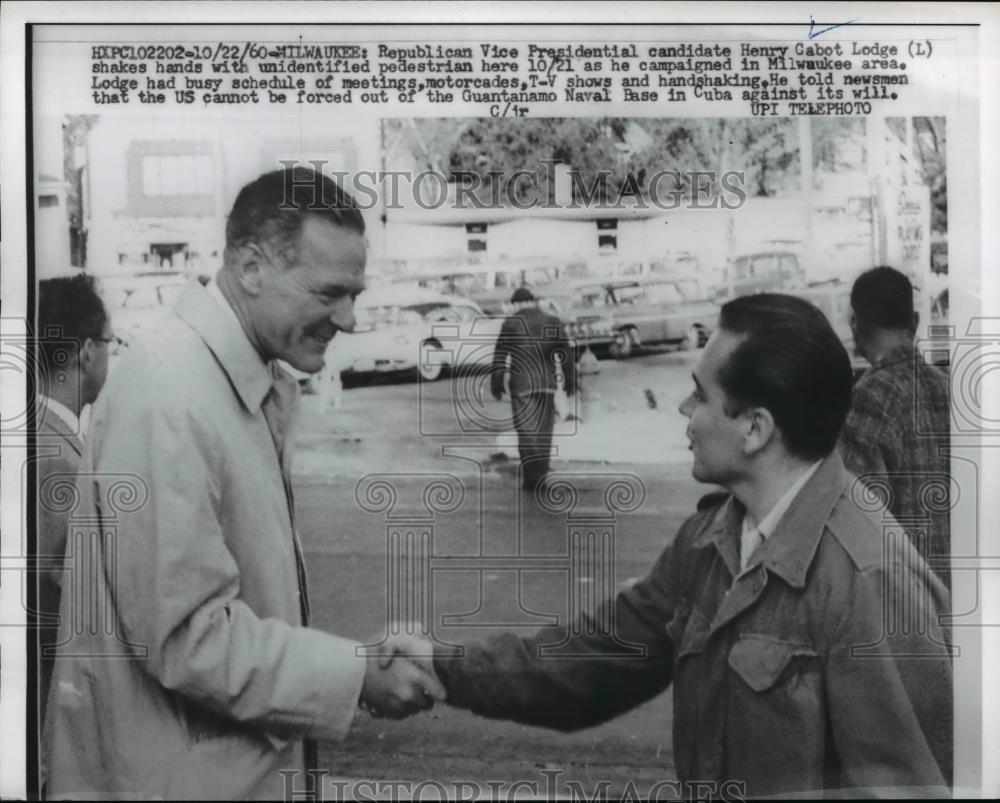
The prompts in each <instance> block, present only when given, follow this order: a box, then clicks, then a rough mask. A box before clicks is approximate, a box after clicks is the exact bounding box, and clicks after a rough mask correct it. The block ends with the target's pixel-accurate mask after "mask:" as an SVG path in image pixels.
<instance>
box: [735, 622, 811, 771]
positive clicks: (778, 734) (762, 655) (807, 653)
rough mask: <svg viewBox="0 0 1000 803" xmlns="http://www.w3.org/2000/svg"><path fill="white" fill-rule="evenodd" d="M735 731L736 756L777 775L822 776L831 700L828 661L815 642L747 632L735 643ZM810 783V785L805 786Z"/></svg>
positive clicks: (749, 765)
mask: <svg viewBox="0 0 1000 803" xmlns="http://www.w3.org/2000/svg"><path fill="white" fill-rule="evenodd" d="M728 666H729V669H730V670H731V673H730V682H729V684H728V688H729V694H728V711H727V712H726V716H727V719H728V721H729V722H731V723H739V724H738V725H737V726H736V727H733V728H731V729H730V731H729V737H728V738H729V743H730V747H731V751H732V755H733V756H740V757H742V758H743V759H744V760H745V761H746V764H745V765H740V766H737V765H735V764H734V766H733V767H732V768H731V769H732V771H733V772H742V773H749V772H752V771H753V767H754V766H758V765H759V766H768V767H772V768H773V773H772V774H774V775H781V774H782V773H784V772H787V773H791V774H792V775H793V776H794V774H795V773H800V774H801V775H802V777H803V778H810V777H816V778H819V777H821V776H822V766H823V756H824V750H825V729H826V705H825V702H824V698H825V693H824V688H823V674H822V662H821V658H820V656H819V654H818V653H817V651H816V650H815V648H813V647H812V646H811V645H808V644H802V643H796V642H789V641H782V640H780V639H777V638H774V637H772V636H763V635H747V634H743V635H740V636H738V637H737V638H736V641H735V643H734V644H733V645H732V646H731V647H730V649H729V659H728ZM803 788H805V787H803Z"/></svg>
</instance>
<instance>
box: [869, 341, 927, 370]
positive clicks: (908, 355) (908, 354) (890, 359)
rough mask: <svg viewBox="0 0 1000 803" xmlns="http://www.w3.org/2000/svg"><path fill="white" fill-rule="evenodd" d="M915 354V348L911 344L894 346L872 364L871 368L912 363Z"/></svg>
mask: <svg viewBox="0 0 1000 803" xmlns="http://www.w3.org/2000/svg"><path fill="white" fill-rule="evenodd" d="M915 354H916V346H914V345H913V344H912V343H904V344H903V345H900V346H894V347H893V348H891V349H889V350H888V351H887V352H886V353H885V354H883V355H882V356H881V357H879V358H878V359H877V360H876V361H875V362H874V363H873V364H872V367H873V368H884V367H885V366H887V365H893V364H895V363H898V362H913V358H914V356H915Z"/></svg>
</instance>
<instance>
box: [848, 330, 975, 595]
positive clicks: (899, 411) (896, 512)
mask: <svg viewBox="0 0 1000 803" xmlns="http://www.w3.org/2000/svg"><path fill="white" fill-rule="evenodd" d="M950 432H951V404H950V401H949V388H948V377H947V376H946V375H945V374H944V373H942V372H941V371H940V370H938V369H937V368H935V367H934V366H932V365H927V364H926V363H925V362H924V359H923V356H922V355H921V354H920V353H919V352H917V350H916V349H915V348H914V347H913V346H903V347H901V348H897V349H893V350H892V351H890V352H889V353H888V354H885V355H884V356H883V357H882V358H881V359H880V360H879V361H878V362H877V363H875V364H874V365H873V366H872V367H871V369H869V370H868V371H867V372H865V374H864V376H862V377H861V379H859V380H858V383H857V384H856V385H855V386H854V396H853V399H852V402H851V413H850V415H849V416H848V417H847V423H846V424H845V425H844V431H843V433H842V434H841V437H840V453H841V456H842V457H843V458H844V464H845V465H846V466H847V468H848V469H849V470H850V471H851V472H852V473H853V474H856V475H857V476H858V477H859V478H860V479H861V480H862V481H863V482H864V483H866V484H867V485H868V486H869V487H870V488H871V489H872V490H873V492H875V493H879V494H885V495H886V496H887V500H886V506H887V507H888V508H889V510H890V511H891V512H892V515H893V516H895V517H896V519H897V520H898V521H899V522H900V523H901V524H903V526H904V527H906V530H907V533H908V534H909V536H910V539H911V540H912V541H913V544H914V546H916V548H917V551H918V552H919V553H920V554H921V555H922V556H923V558H924V560H926V561H928V563H930V565H931V568H932V569H934V570H935V571H936V572H937V574H938V576H939V577H940V578H941V579H942V580H943V581H944V582H945V585H950V584H951V571H950V563H951V502H952V496H953V494H954V493H955V491H953V490H952V480H951V466H950V457H949V450H948V444H949V437H950V436H949V433H950Z"/></svg>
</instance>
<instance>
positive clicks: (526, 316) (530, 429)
mask: <svg viewBox="0 0 1000 803" xmlns="http://www.w3.org/2000/svg"><path fill="white" fill-rule="evenodd" d="M510 300H511V303H512V304H513V305H514V312H513V314H511V315H510V317H508V318H507V320H505V321H504V323H503V326H502V327H501V329H500V335H499V336H498V337H497V344H496V350H495V351H494V352H493V369H492V376H491V385H492V391H493V398H495V399H496V400H497V401H499V400H500V399H502V398H503V392H504V377H505V376H507V375H509V376H510V381H509V391H510V405H511V412H512V415H513V419H514V429H516V430H517V445H518V451H519V453H520V456H521V484H522V485H523V486H524V487H525V488H527V489H533V488H536V487H537V486H538V484H539V483H540V482H542V481H543V480H544V479H545V476H546V474H547V473H548V470H549V456H550V453H551V451H552V430H553V427H554V426H555V418H556V410H555V394H556V392H557V391H558V385H559V382H560V379H561V381H562V383H563V386H564V388H565V390H566V394H567V396H572V395H573V393H574V392H575V391H576V362H575V360H574V355H573V349H572V347H571V346H570V343H569V340H568V339H567V338H566V333H565V329H564V328H563V324H562V321H560V320H559V318H557V317H556V316H555V315H552V314H550V313H548V312H545V311H544V310H542V309H541V308H540V307H539V306H538V302H537V300H536V298H535V296H534V294H533V293H532V292H531V290H529V289H528V288H527V287H519V288H518V289H517V290H515V291H514V294H513V295H512V296H511V299H510Z"/></svg>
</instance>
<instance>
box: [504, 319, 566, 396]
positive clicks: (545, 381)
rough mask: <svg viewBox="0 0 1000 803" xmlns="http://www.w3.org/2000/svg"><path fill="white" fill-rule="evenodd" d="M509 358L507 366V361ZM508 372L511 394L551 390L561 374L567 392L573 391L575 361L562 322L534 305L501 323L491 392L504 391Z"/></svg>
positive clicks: (548, 391) (550, 391) (549, 391)
mask: <svg viewBox="0 0 1000 803" xmlns="http://www.w3.org/2000/svg"><path fill="white" fill-rule="evenodd" d="M508 358H510V365H509V366H508V365H507V360H508ZM507 370H509V371H510V394H511V395H512V396H517V395H525V394H531V393H552V392H553V391H555V389H556V377H557V376H558V375H560V374H561V375H562V376H563V383H564V387H565V389H566V392H567V393H569V394H572V393H574V392H575V391H576V361H575V355H574V353H573V349H572V348H571V347H570V343H569V340H567V338H566V332H565V329H564V328H563V324H562V321H560V320H559V319H558V318H557V317H556V316H555V315H550V314H549V313H547V312H544V311H542V310H541V309H539V308H538V307H537V306H529V307H525V308H524V309H521V310H518V311H517V312H515V313H514V314H513V315H511V316H510V317H508V318H507V320H505V321H504V322H503V326H502V327H501V328H500V335H499V336H498V337H497V344H496V349H495V350H494V352H493V372H492V376H491V382H492V390H493V394H494V395H498V393H499V392H502V391H503V377H504V373H505V371H507Z"/></svg>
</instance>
